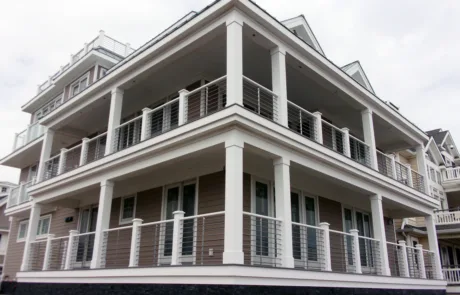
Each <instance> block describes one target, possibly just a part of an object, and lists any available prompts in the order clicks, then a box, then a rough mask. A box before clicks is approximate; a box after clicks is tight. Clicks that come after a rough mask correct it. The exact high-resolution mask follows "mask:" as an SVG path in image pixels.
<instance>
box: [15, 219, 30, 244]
mask: <svg viewBox="0 0 460 295" xmlns="http://www.w3.org/2000/svg"><path fill="white" fill-rule="evenodd" d="M24 224H25V227H26V230H25V233H24V237H23V238H20V237H19V234H20V233H21V226H23V225H24ZM28 229H29V220H23V221H21V222H19V225H18V235H17V237H16V242H25V240H26V238H27V231H28Z"/></svg>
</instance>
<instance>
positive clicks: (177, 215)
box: [171, 211, 185, 265]
mask: <svg viewBox="0 0 460 295" xmlns="http://www.w3.org/2000/svg"><path fill="white" fill-rule="evenodd" d="M184 214H185V212H184V211H174V212H173V215H174V226H173V240H172V254H171V265H180V261H179V246H180V245H179V244H180V239H181V236H182V231H181V223H182V218H184Z"/></svg>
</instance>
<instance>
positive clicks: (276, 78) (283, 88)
mask: <svg viewBox="0 0 460 295" xmlns="http://www.w3.org/2000/svg"><path fill="white" fill-rule="evenodd" d="M270 53H271V56H272V88H273V89H272V90H273V92H274V93H275V94H276V95H278V99H277V106H278V114H275V115H278V122H279V123H280V124H281V125H283V126H286V127H287V126H288V105H287V100H288V99H287V82H286V51H285V50H284V48H280V47H279V46H277V47H275V48H273V49H272V50H271V52H270Z"/></svg>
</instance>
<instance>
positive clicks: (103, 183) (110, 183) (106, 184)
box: [101, 180, 115, 187]
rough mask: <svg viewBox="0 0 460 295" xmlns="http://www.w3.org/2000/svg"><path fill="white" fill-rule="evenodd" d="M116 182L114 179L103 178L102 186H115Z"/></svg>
mask: <svg viewBox="0 0 460 295" xmlns="http://www.w3.org/2000/svg"><path fill="white" fill-rule="evenodd" d="M114 185H115V183H114V182H113V181H112V180H103V181H101V187H102V186H108V187H113V186H114Z"/></svg>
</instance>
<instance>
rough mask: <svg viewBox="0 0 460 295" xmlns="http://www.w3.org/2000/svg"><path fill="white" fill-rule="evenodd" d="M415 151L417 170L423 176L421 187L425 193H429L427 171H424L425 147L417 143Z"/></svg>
mask: <svg viewBox="0 0 460 295" xmlns="http://www.w3.org/2000/svg"><path fill="white" fill-rule="evenodd" d="M415 152H416V155H417V170H418V173H420V174H421V175H422V176H423V187H424V190H425V194H427V195H429V194H430V187H429V184H428V177H427V175H428V171H426V158H425V148H424V146H423V144H420V145H418V146H417V147H416V148H415Z"/></svg>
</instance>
